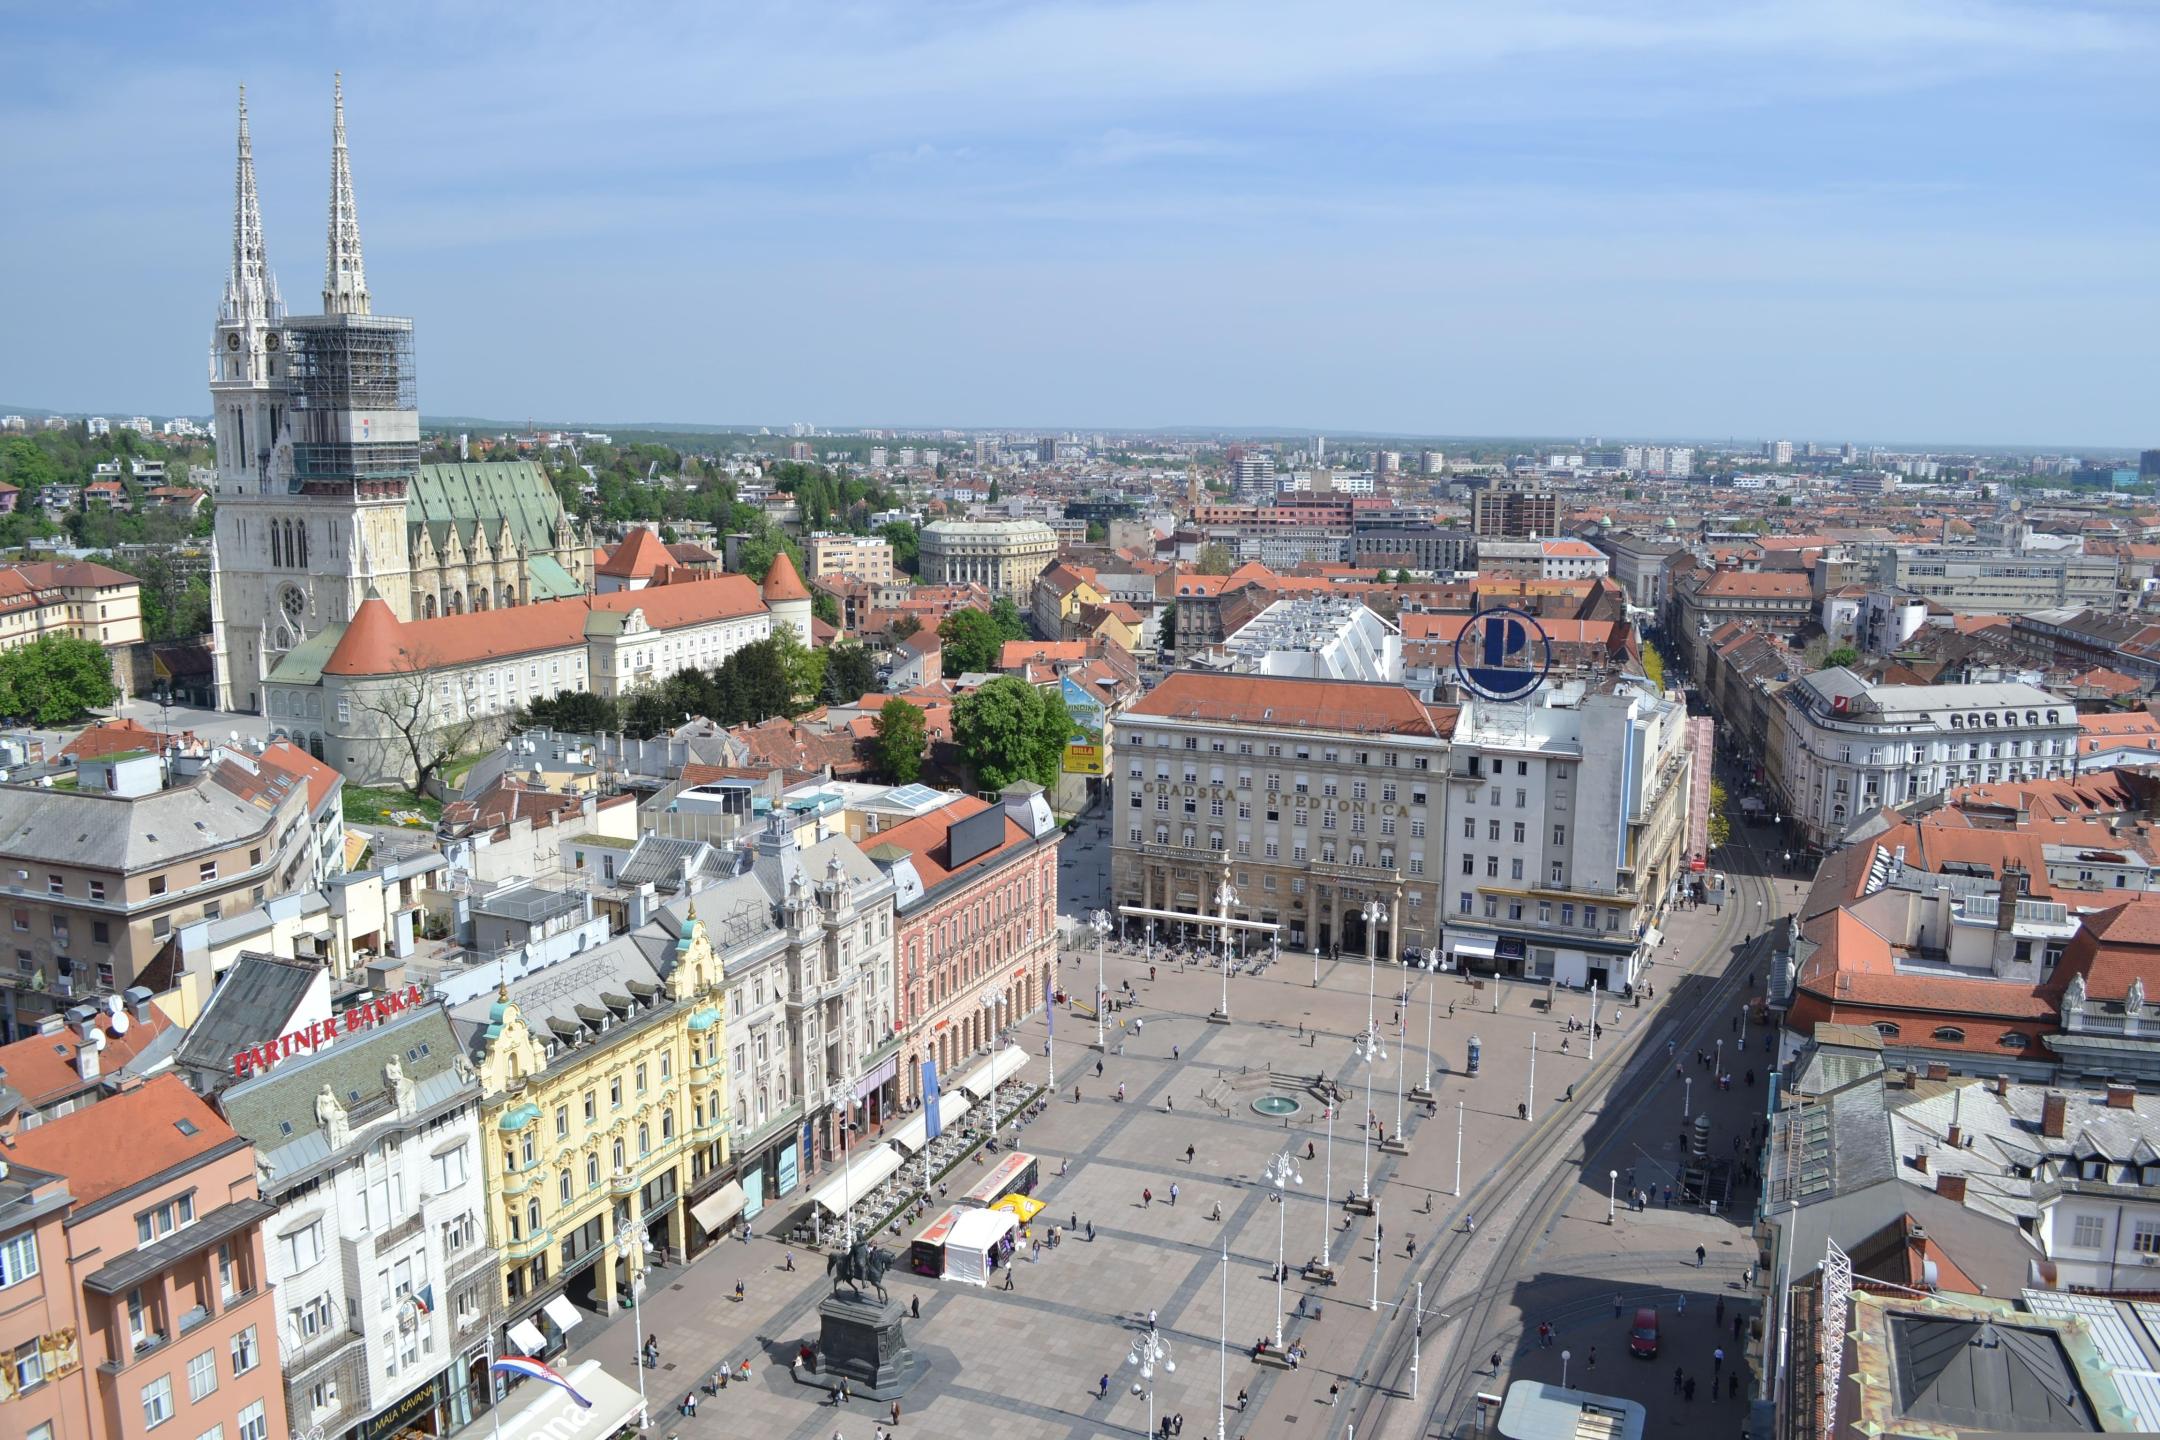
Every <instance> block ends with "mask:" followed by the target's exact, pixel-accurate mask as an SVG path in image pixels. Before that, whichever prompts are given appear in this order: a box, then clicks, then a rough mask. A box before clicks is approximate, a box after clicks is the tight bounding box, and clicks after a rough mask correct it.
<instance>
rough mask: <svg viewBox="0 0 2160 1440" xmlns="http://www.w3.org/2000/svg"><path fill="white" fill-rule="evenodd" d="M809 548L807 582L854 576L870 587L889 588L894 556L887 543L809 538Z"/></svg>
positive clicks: (861, 538)
mask: <svg viewBox="0 0 2160 1440" xmlns="http://www.w3.org/2000/svg"><path fill="white" fill-rule="evenodd" d="M809 546H810V555H809V559H810V578H811V579H812V580H822V579H823V578H824V577H826V576H827V575H853V576H854V577H855V578H856V579H858V580H867V581H869V582H870V583H871V584H873V585H889V584H891V583H892V578H893V554H892V544H891V542H890V541H886V540H880V539H878V538H877V537H876V536H874V535H823V534H820V535H812V536H811V537H810V541H809Z"/></svg>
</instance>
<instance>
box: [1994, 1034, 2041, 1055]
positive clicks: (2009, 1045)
mask: <svg viewBox="0 0 2160 1440" xmlns="http://www.w3.org/2000/svg"><path fill="white" fill-rule="evenodd" d="M1995 1043H1996V1044H1997V1045H2000V1046H2002V1048H2003V1049H2005V1050H2023V1049H2024V1048H2025V1047H2026V1046H2027V1045H2029V1044H2031V1043H2032V1042H2031V1041H2030V1040H2028V1039H2027V1038H2026V1037H2025V1036H2023V1035H2020V1034H2019V1033H2018V1032H2017V1031H2015V1030H2005V1031H2003V1033H2002V1034H2001V1035H1999V1036H1998V1037H1996V1040H1995Z"/></svg>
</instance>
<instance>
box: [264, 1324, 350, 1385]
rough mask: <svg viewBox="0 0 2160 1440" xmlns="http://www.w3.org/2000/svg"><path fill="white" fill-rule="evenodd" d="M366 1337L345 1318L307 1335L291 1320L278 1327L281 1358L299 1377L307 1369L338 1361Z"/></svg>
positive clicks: (287, 1371)
mask: <svg viewBox="0 0 2160 1440" xmlns="http://www.w3.org/2000/svg"><path fill="white" fill-rule="evenodd" d="M365 1338H366V1337H365V1336H363V1335H362V1334H361V1333H360V1332H359V1331H358V1330H356V1329H354V1328H353V1327H352V1326H351V1325H349V1324H345V1323H343V1322H339V1323H335V1324H329V1325H324V1326H322V1327H321V1328H320V1329H318V1330H317V1331H316V1332H315V1333H314V1334H313V1335H303V1334H302V1333H300V1331H299V1330H298V1329H296V1328H295V1327H294V1326H293V1325H292V1324H291V1323H290V1322H288V1323H286V1324H283V1325H280V1326H279V1327H278V1348H279V1356H278V1361H279V1363H280V1364H281V1365H282V1366H283V1367H284V1369H285V1372H286V1374H287V1375H289V1376H295V1377H297V1376H298V1375H300V1373H301V1372H302V1371H304V1370H309V1369H312V1368H314V1367H316V1366H321V1365H328V1364H333V1363H335V1362H336V1361H337V1360H339V1359H340V1358H342V1357H343V1355H344V1353H345V1351H346V1350H347V1349H348V1348H349V1347H351V1346H355V1345H358V1344H360V1343H361V1341H362V1340H364V1339H365Z"/></svg>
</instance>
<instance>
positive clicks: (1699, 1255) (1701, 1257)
mask: <svg viewBox="0 0 2160 1440" xmlns="http://www.w3.org/2000/svg"><path fill="white" fill-rule="evenodd" d="M1709 1259H1710V1252H1709V1251H1708V1250H1705V1249H1704V1248H1703V1247H1702V1246H1700V1245H1697V1246H1696V1247H1695V1268H1696V1269H1698V1270H1700V1269H1702V1268H1703V1266H1704V1265H1705V1264H1706V1263H1708V1261H1709Z"/></svg>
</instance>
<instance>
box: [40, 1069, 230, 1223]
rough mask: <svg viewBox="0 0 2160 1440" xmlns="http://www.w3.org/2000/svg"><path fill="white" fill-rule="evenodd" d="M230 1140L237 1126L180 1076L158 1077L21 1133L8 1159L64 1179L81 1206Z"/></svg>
mask: <svg viewBox="0 0 2160 1440" xmlns="http://www.w3.org/2000/svg"><path fill="white" fill-rule="evenodd" d="M183 1121H185V1122H186V1127H187V1128H186V1129H182V1127H181V1122H183ZM232 1139H233V1131H232V1127H231V1126H230V1125H227V1124H226V1123H225V1122H224V1121H223V1120H222V1119H220V1118H219V1117H218V1113H217V1112H216V1111H215V1110H212V1109H211V1108H210V1106H209V1104H208V1103H207V1102H206V1101H204V1100H203V1099H202V1098H201V1097H199V1096H198V1095H196V1094H195V1092H194V1091H192V1090H190V1089H188V1088H187V1086H186V1085H183V1084H182V1083H181V1082H180V1077H179V1076H177V1075H160V1076H158V1077H157V1078H155V1079H153V1080H150V1081H147V1082H145V1083H144V1084H141V1085H138V1086H136V1087H135V1088H133V1089H132V1090H124V1091H122V1092H121V1093H119V1094H118V1095H113V1096H110V1097H108V1098H106V1099H104V1100H101V1101H99V1102H98V1103H97V1104H95V1105H91V1106H87V1107H85V1108H84V1109H81V1110H76V1111H72V1112H70V1113H69V1114H66V1115H62V1116H60V1117H59V1118H58V1119H56V1120H48V1121H46V1122H45V1123H44V1124H43V1125H40V1126H38V1127H36V1128H35V1129H32V1130H25V1131H22V1132H21V1133H20V1134H18V1135H16V1137H15V1139H14V1143H13V1144H12V1146H10V1148H9V1150H8V1158H9V1159H11V1160H17V1161H20V1162H21V1163H23V1164H25V1165H28V1166H30V1167H31V1168H32V1169H34V1170H45V1171H49V1172H51V1173H53V1174H55V1175H65V1176H66V1177H67V1181H68V1190H69V1191H70V1192H71V1193H72V1194H73V1195H74V1196H75V1199H76V1202H77V1203H78V1204H85V1205H87V1204H93V1203H95V1202H97V1201H99V1200H102V1199H104V1198H105V1197H106V1196H108V1195H110V1194H112V1193H113V1192H114V1191H116V1190H124V1189H126V1188H127V1187H128V1186H130V1185H133V1184H136V1183H137V1182H139V1181H143V1180H147V1179H149V1178H150V1177H151V1176H153V1175H157V1174H161V1173H163V1172H164V1171H167V1170H174V1169H178V1168H179V1167H181V1166H183V1165H185V1164H187V1162H188V1161H190V1160H193V1159H196V1158H198V1157H200V1156H202V1155H206V1154H208V1153H209V1152H210V1151H212V1150H215V1149H217V1148H218V1147H219V1146H221V1145H224V1144H226V1143H227V1142H228V1141H230V1140H232ZM204 1208H205V1209H206V1210H207V1209H211V1208H214V1207H212V1206H207V1205H206V1206H205V1207H204Z"/></svg>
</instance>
